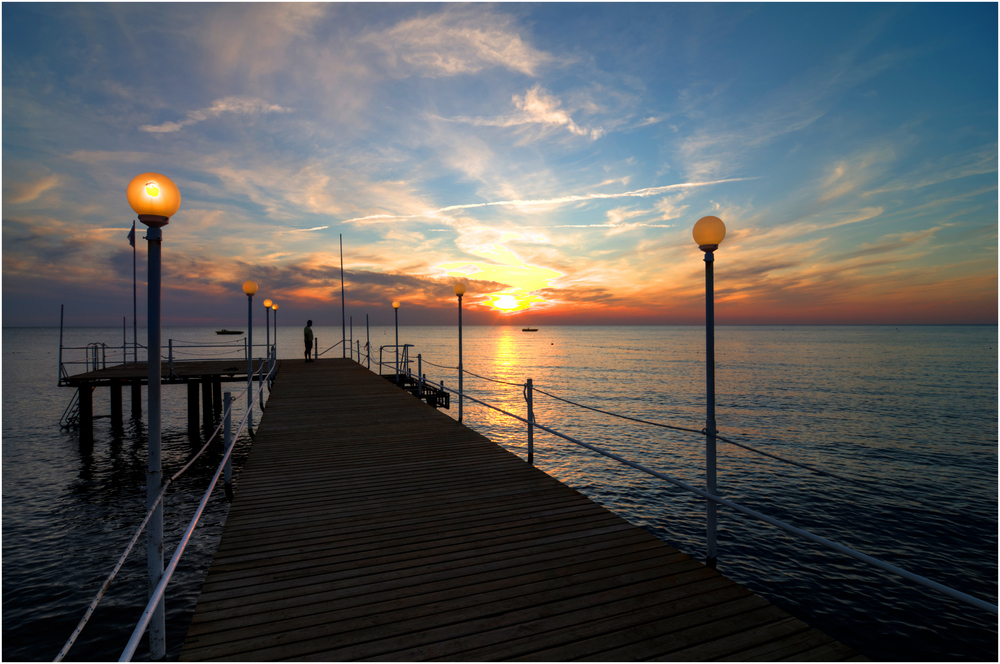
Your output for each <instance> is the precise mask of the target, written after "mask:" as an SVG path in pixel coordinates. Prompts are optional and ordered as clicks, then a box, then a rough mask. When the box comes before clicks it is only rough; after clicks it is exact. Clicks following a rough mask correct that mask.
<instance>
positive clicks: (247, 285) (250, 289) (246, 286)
mask: <svg viewBox="0 0 1000 664" xmlns="http://www.w3.org/2000/svg"><path fill="white" fill-rule="evenodd" d="M243 292H244V293H246V294H247V427H249V428H250V429H253V295H254V293H256V292H257V282H255V281H244V282H243Z"/></svg>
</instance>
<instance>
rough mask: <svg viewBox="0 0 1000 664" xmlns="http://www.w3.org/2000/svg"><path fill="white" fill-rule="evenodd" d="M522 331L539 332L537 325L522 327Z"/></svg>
mask: <svg viewBox="0 0 1000 664" xmlns="http://www.w3.org/2000/svg"><path fill="white" fill-rule="evenodd" d="M521 331H522V332H538V328H537V327H522V328H521Z"/></svg>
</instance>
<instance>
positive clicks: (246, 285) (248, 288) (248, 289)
mask: <svg viewBox="0 0 1000 664" xmlns="http://www.w3.org/2000/svg"><path fill="white" fill-rule="evenodd" d="M243 292H244V293H246V294H247V295H248V296H250V297H253V294H254V293H256V292H257V282H256V281H244V282H243Z"/></svg>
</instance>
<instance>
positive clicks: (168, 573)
mask: <svg viewBox="0 0 1000 664" xmlns="http://www.w3.org/2000/svg"><path fill="white" fill-rule="evenodd" d="M276 366H277V365H274V366H272V367H271V370H270V371H269V372H268V373H267V376H266V377H265V380H262V381H260V387H258V389H257V394H256V395H255V396H254V398H253V401H252V402H251V406H250V407H248V408H247V410H246V412H245V413H243V419H242V420H241V421H240V424H239V426H238V427H237V428H236V432H235V433H234V434H233V440H236V438H237V437H239V435H240V432H242V431H243V427H244V426H245V425H246V423H247V420H248V418H249V417H250V413H252V412H253V404H254V403H257V402H258V401H259V400H260V399H261V397H262V394H263V392H264V385H265V383H266V381H267V380H270V379H271V378H272V376H271V374H272V373H274V371H275V367H276ZM234 449H236V446H235V445H230V446H229V447H228V448H227V449H226V452H225V454H224V455H223V457H222V461H220V462H219V467H218V468H216V469H215V474H214V475H213V476H212V481H211V482H210V483H209V485H208V489H207V490H206V491H205V494H204V495H203V496H202V499H201V502H200V503H198V509H197V510H195V514H194V516H193V517H192V518H191V521H190V522H189V523H188V527H187V529H186V530H185V531H184V534H183V535H182V536H181V540H180V542H178V544H177V548H175V549H174V554H173V555H172V556H171V557H170V563H169V564H168V565H167V566H166V568H165V569H164V570H163V574H162V575H161V576H160V581H159V583H157V584H156V589H155V590H153V593H152V595H151V596H150V598H149V602H147V603H146V608H145V610H144V611H143V612H142V616H141V617H140V618H139V622H138V623H137V624H136V626H135V629H134V630H133V631H132V638H130V639H129V642H128V644H127V645H126V646H125V649H124V650H123V651H122V654H121V657H119V658H118V661H119V662H130V661H132V657H133V656H134V655H135V651H136V648H138V647H139V642H140V641H141V640H142V635H143V633H144V632H145V631H146V627H147V626H148V625H149V621H150V620H151V619H152V617H153V611H154V610H155V608H156V606H157V604H159V602H160V600H161V599H162V598H163V595H164V593H165V592H166V588H167V584H169V583H170V579H171V577H172V576H173V574H174V571H175V570H176V569H177V565H178V563H180V559H181V556H183V555H184V550H185V549H186V548H187V545H188V542H190V541H191V535H192V534H193V533H194V529H195V527H197V525H198V521H199V520H200V519H201V515H202V513H203V512H204V511H205V506H206V505H208V500H209V498H210V497H211V495H212V492H213V491H214V490H215V487H216V485H217V484H218V483H219V478H220V477H221V476H222V473H223V471H224V470H225V467H226V463H227V462H228V461H229V459H230V457H231V456H232V453H233V450H234Z"/></svg>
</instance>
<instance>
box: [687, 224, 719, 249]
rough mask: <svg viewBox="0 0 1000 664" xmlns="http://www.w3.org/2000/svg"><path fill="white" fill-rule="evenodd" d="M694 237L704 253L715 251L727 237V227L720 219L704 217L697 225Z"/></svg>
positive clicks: (693, 233)
mask: <svg viewBox="0 0 1000 664" xmlns="http://www.w3.org/2000/svg"><path fill="white" fill-rule="evenodd" d="M692 235H694V241H695V243H696V244H697V245H698V247H699V248H700V249H701V250H702V251H715V250H716V249H718V248H719V245H720V244H722V240H723V238H725V237H726V225H725V224H724V223H722V220H721V219H719V218H718V217H712V216H708V217H702V218H701V219H699V220H698V221H697V222H696V223H695V225H694V231H693V232H692Z"/></svg>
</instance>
